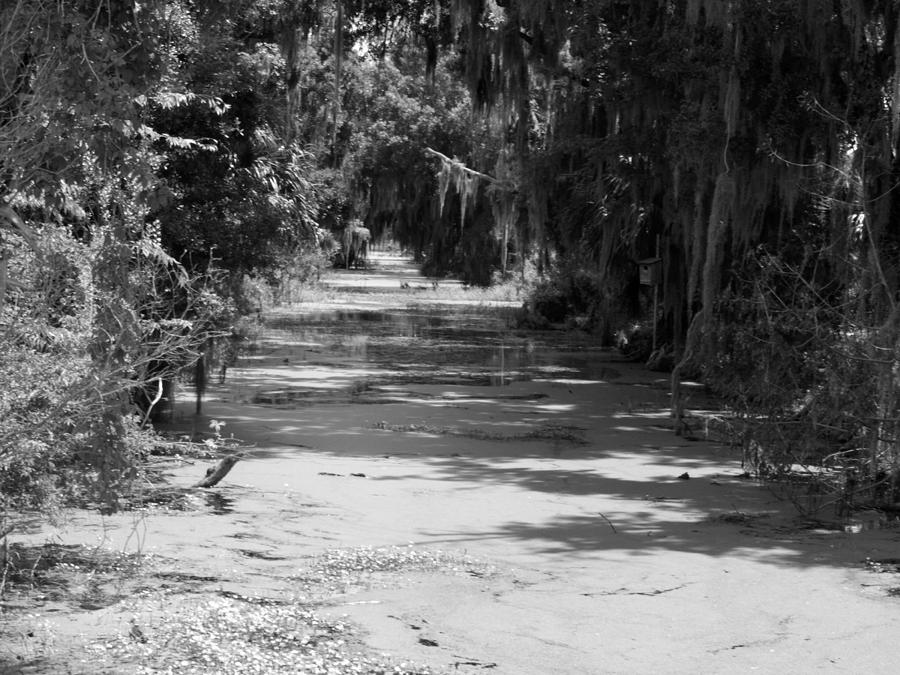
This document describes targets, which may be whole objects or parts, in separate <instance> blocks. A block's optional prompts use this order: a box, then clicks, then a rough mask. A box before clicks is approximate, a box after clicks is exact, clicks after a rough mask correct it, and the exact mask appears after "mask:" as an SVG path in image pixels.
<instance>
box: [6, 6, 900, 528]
mask: <svg viewBox="0 0 900 675" xmlns="http://www.w3.org/2000/svg"><path fill="white" fill-rule="evenodd" d="M898 28H900V11H898V9H897V7H896V5H895V3H893V2H888V1H887V0H867V1H865V2H863V1H861V0H802V1H800V2H798V1H796V0H765V1H759V0H733V1H731V2H723V1H721V0H600V1H596V2H582V1H579V0H502V1H501V0H454V2H452V3H450V2H447V1H446V0H427V1H425V0H412V1H410V2H402V3H398V2H393V1H391V0H335V1H334V2H319V1H315V2H314V1H313V0H228V1H213V0H195V1H193V2H189V1H188V0H147V1H146V2H142V3H140V4H136V3H133V2H125V1H124V0H106V1H104V2H97V1H96V0H62V1H59V0H11V1H10V2H5V3H3V5H2V7H0V492H2V495H3V497H2V499H3V502H2V504H0V511H3V510H6V509H12V508H26V507H31V506H36V507H42V508H43V507H46V506H47V505H48V504H49V503H50V502H51V501H53V500H54V499H58V498H60V497H61V496H64V495H69V494H71V495H78V496H79V497H80V498H82V499H87V500H90V501H98V503H102V504H104V505H105V506H106V507H109V508H114V507H115V506H116V500H117V498H118V497H119V496H120V495H121V486H123V485H126V484H127V482H128V481H129V480H130V479H131V478H132V477H133V476H134V475H135V471H136V467H137V458H138V457H139V456H140V453H142V452H145V451H146V449H147V446H148V444H150V443H152V437H151V436H150V435H149V432H148V430H147V427H146V422H147V421H148V419H149V418H151V417H152V416H153V415H154V414H155V413H156V412H158V411H159V410H160V406H162V405H163V404H164V401H165V398H166V396H167V395H168V394H169V393H170V392H169V391H168V386H169V384H168V383H169V382H171V380H172V378H173V377H174V376H175V375H176V374H177V373H178V372H180V371H183V370H185V369H187V368H189V367H190V366H191V365H192V364H194V363H195V362H197V361H198V360H199V359H203V360H204V361H205V360H207V359H208V358H209V356H210V354H209V352H210V351H211V345H212V344H213V342H212V341H213V340H214V338H215V337H216V336H218V335H220V334H222V333H223V332H228V331H229V330H231V329H232V328H233V326H234V325H235V321H236V317H237V316H238V315H239V314H240V313H241V312H246V311H248V310H250V309H252V308H254V307H257V306H258V305H259V303H260V302H261V301H262V298H263V297H264V296H269V297H274V298H275V299H276V300H277V299H278V298H286V297H290V292H291V289H292V288H293V287H295V286H296V285H297V284H302V283H306V282H308V281H309V280H310V279H312V278H315V277H316V275H317V274H318V271H319V270H320V269H321V267H323V266H324V265H326V264H329V262H331V261H332V260H335V259H340V258H341V255H342V253H341V248H342V246H345V244H346V242H347V241H349V234H350V233H351V230H353V228H355V229H356V231H359V228H361V227H364V228H365V229H366V230H367V231H368V232H370V233H371V235H372V237H374V238H376V239H377V238H382V237H384V238H391V239H394V240H396V241H398V242H400V244H401V245H403V246H404V247H406V248H408V249H410V250H411V251H413V252H414V254H415V255H416V257H417V259H418V260H419V261H420V262H421V263H422V265H423V266H424V268H425V269H426V270H427V271H428V272H429V273H431V274H437V275H440V274H448V273H453V274H457V275H460V276H461V277H462V278H464V279H465V280H466V281H469V282H472V283H479V284H488V283H491V282H492V281H493V280H496V279H499V278H503V277H509V276H512V275H516V276H518V277H521V278H528V279H531V280H536V281H537V283H536V285H535V286H534V291H533V295H532V297H531V299H530V301H529V303H528V304H529V308H530V311H531V318H532V320H536V321H541V320H545V321H547V320H549V321H557V320H564V319H566V318H569V319H571V320H573V321H574V322H575V323H576V324H577V325H579V326H583V327H586V328H589V329H592V330H595V331H596V332H597V333H598V336H599V339H601V340H605V341H610V340H611V338H612V334H613V332H614V331H615V330H617V329H621V328H624V327H627V326H634V325H638V326H642V330H643V331H644V332H645V333H646V332H647V331H649V328H650V325H651V323H653V322H655V324H656V326H655V327H656V329H657V333H658V335H659V343H660V345H662V347H661V351H662V352H663V353H664V354H666V355H668V357H669V358H670V359H672V361H673V365H674V372H673V394H674V410H675V415H676V421H677V423H678V425H679V427H680V428H681V429H682V430H683V426H684V425H685V424H686V423H687V422H686V421H685V419H686V418H685V416H684V409H683V408H684V403H685V402H684V397H683V396H682V395H681V393H680V387H679V383H680V381H681V380H682V378H684V377H687V376H692V377H701V378H703V379H704V380H705V381H706V382H707V384H709V385H710V386H711V387H712V388H713V389H714V390H715V391H716V393H717V394H718V395H719V396H721V397H723V399H724V400H725V402H726V403H727V404H728V406H729V409H730V411H731V413H732V414H731V415H730V417H729V420H730V421H729V424H730V428H731V430H732V431H733V432H734V434H735V438H736V439H737V440H739V441H740V442H741V443H742V444H743V447H744V451H745V456H746V459H747V461H748V463H749V468H751V469H752V470H754V471H757V472H759V473H767V474H776V475H777V474H781V473H785V472H794V471H796V469H797V467H798V466H801V467H810V468H813V467H814V468H815V471H814V472H813V474H812V475H815V476H816V477H817V478H816V480H821V481H828V482H829V485H831V487H832V488H834V489H835V490H836V491H838V492H840V493H841V494H843V495H844V496H845V497H846V499H848V500H849V499H855V500H856V501H871V502H874V503H877V504H885V503H894V502H895V501H897V500H898V499H900V494H898V490H900V452H898V447H897V440H898V439H897V419H898V393H897V384H898V382H897V377H898V375H897V373H898V370H900V369H898V358H900V325H898V324H900V308H898V301H900V230H898V229H897V228H896V227H895V226H892V223H893V222H894V221H895V220H896V218H897V216H898V215H900V214H897V213H896V211H897V210H898V207H900V201H898V200H900V192H898V191H897V190H895V189H894V188H895V187H896V186H897V184H898V166H897V157H898V151H900V146H898V143H900V30H898ZM657 251H658V252H659V255H660V257H661V259H662V260H661V265H662V267H661V283H660V285H659V288H658V292H659V298H660V300H661V309H660V311H659V313H658V314H657V315H656V316H650V298H651V294H650V291H649V289H648V288H647V287H642V286H641V285H640V283H639V278H638V271H637V266H636V261H637V260H639V259H642V258H648V257H651V256H655V255H656V254H657ZM343 255H345V256H346V255H347V254H346V253H344V254H343ZM269 294H271V295H269ZM639 330H641V329H639ZM633 337H635V336H633ZM635 341H639V340H633V343H634V342H635ZM664 361H665V359H662V360H660V359H657V362H664ZM823 467H824V468H825V469H826V470H827V471H825V472H824V473H823V472H821V468H823ZM3 527H4V526H3V523H2V522H0V533H2V532H3Z"/></svg>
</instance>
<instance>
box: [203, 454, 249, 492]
mask: <svg viewBox="0 0 900 675" xmlns="http://www.w3.org/2000/svg"><path fill="white" fill-rule="evenodd" d="M242 457H243V454H242V453H240V452H237V453H235V454H233V455H226V456H225V457H223V458H222V459H220V460H219V463H218V464H216V465H215V466H211V467H209V468H208V469H207V470H206V476H205V477H204V478H203V480H201V481H199V482H197V483H195V484H194V485H193V486H192V487H199V488H208V487H212V486H214V485H215V484H216V483H218V482H219V481H220V480H222V479H223V478H225V476H226V475H228V472H229V471H231V469H232V468H233V467H234V465H235V464H237V463H238V461H239V460H240V459H241V458H242Z"/></svg>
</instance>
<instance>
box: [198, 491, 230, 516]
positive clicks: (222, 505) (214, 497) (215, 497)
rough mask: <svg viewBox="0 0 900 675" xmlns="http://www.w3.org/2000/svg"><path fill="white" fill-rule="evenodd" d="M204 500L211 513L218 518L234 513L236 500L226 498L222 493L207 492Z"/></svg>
mask: <svg viewBox="0 0 900 675" xmlns="http://www.w3.org/2000/svg"><path fill="white" fill-rule="evenodd" d="M204 498H205V500H206V505H207V506H208V507H209V509H210V511H211V512H212V513H214V514H216V515H217V516H222V515H226V514H228V513H233V512H234V499H233V498H232V497H226V496H224V495H223V494H222V493H220V492H205V493H204Z"/></svg>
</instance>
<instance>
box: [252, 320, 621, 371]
mask: <svg viewBox="0 0 900 675" xmlns="http://www.w3.org/2000/svg"><path fill="white" fill-rule="evenodd" d="M267 323H268V325H269V327H270V328H272V329H274V330H276V331H284V332H285V333H287V335H285V338H284V340H285V341H287V342H290V343H292V344H293V345H301V346H302V347H303V350H304V351H303V354H302V357H303V360H315V359H316V358H317V354H322V356H323V358H324V357H326V356H327V357H334V356H340V357H342V358H347V359H349V360H351V361H359V362H363V363H365V364H371V365H377V366H383V367H387V368H390V369H391V370H393V371H395V372H396V371H400V372H402V373H403V377H402V379H403V380H404V381H410V382H418V383H458V384H475V385H485V386H487V385H490V386H503V385H508V384H510V383H512V382H516V381H525V380H531V379H534V378H535V377H538V376H542V375H546V372H547V369H553V370H555V369H557V368H562V369H564V370H565V371H567V372H571V373H572V374H573V376H576V377H577V376H578V375H582V376H584V377H587V378H589V379H592V380H598V379H611V377H610V376H611V375H614V373H613V371H612V370H611V369H609V368H608V367H606V368H604V367H603V366H598V364H597V361H598V357H600V358H599V360H600V361H601V362H602V361H607V363H608V362H609V360H607V359H603V358H602V356H601V355H600V354H599V352H601V351H604V350H600V349H599V348H598V347H597V346H596V344H595V343H594V340H593V339H592V338H590V337H589V336H587V335H583V334H582V335H577V334H572V333H566V332H561V331H545V332H538V331H531V330H517V329H515V328H513V327H512V326H514V325H515V324H514V313H513V311H512V310H510V309H508V308H472V307H466V308H463V309H460V308H449V309H443V308H441V309H434V308H428V309H427V310H425V309H408V310H399V311H398V310H391V311H334V312H317V313H312V314H304V315H291V316H281V317H273V318H272V319H270V320H269V321H268V322H267ZM598 368H599V370H598ZM587 371H590V372H587ZM601 371H602V372H601Z"/></svg>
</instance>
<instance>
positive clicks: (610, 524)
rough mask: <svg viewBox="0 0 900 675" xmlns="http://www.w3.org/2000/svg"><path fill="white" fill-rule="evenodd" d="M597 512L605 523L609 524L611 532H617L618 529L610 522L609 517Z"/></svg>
mask: <svg viewBox="0 0 900 675" xmlns="http://www.w3.org/2000/svg"><path fill="white" fill-rule="evenodd" d="M597 513H598V514H599V515H600V517H601V518H603V520H605V521H606V524H607V525H609V527H610V528H611V529H612V531H613V534H619V531H618V530H617V529H616V526H615V525H613V524H612V521H611V520H610V519H609V518H607V517H606V516H605V515H603V514H602V513H600V512H599V511H598V512H597Z"/></svg>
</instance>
